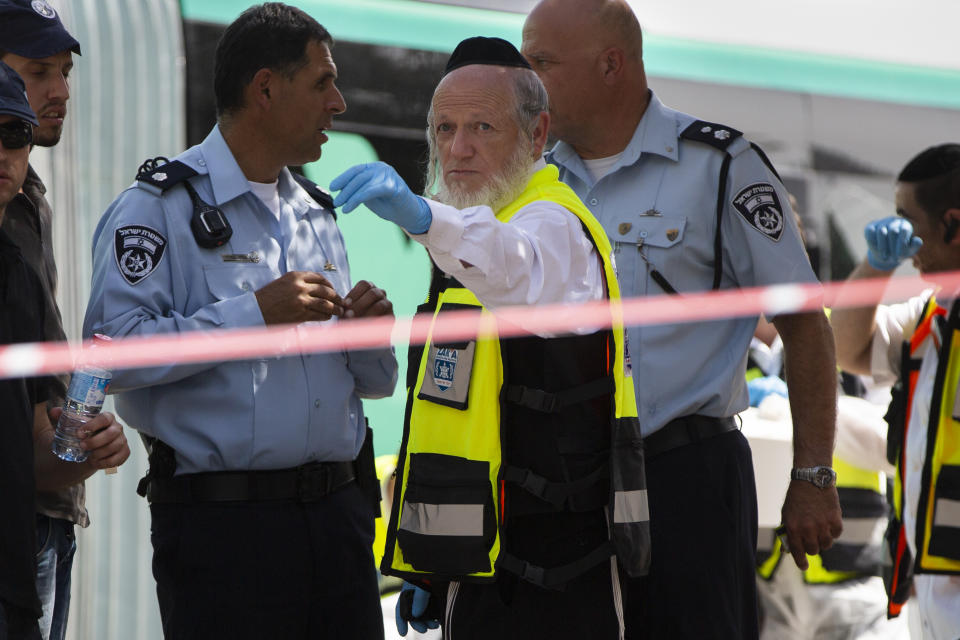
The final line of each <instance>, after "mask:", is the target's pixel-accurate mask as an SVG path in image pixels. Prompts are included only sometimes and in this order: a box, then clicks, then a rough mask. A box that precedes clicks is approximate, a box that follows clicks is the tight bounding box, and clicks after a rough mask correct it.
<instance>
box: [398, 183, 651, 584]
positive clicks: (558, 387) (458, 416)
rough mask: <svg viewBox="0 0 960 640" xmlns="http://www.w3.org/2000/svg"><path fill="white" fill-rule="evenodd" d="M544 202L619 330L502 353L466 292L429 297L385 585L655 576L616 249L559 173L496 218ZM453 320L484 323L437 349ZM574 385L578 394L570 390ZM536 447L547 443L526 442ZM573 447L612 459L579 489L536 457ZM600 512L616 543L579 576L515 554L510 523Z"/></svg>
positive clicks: (415, 351) (503, 344)
mask: <svg viewBox="0 0 960 640" xmlns="http://www.w3.org/2000/svg"><path fill="white" fill-rule="evenodd" d="M538 200H539V201H544V200H545V201H551V202H555V203H558V204H560V205H562V206H564V207H565V208H566V209H568V210H569V211H571V212H572V213H574V214H575V215H576V216H577V217H578V218H579V219H580V221H581V223H582V224H583V226H584V228H585V230H586V232H587V234H588V236H589V237H590V238H591V239H592V241H593V243H594V245H595V247H596V249H597V253H598V255H599V256H600V258H601V259H602V261H603V268H604V276H605V281H606V282H605V283H606V288H607V293H608V297H609V299H610V301H611V303H612V304H611V307H610V309H611V310H610V313H611V325H612V328H611V329H608V330H603V331H599V332H597V333H594V334H591V335H590V336H576V337H561V338H554V339H542V338H537V337H533V336H532V337H530V338H526V337H523V338H514V339H511V340H501V339H500V338H499V335H498V332H497V327H498V325H497V323H498V321H497V319H496V318H495V316H494V315H493V314H492V313H490V312H489V311H488V310H486V309H485V308H484V307H483V306H482V304H481V303H480V302H479V301H478V300H477V298H476V296H474V295H473V293H471V292H470V291H469V290H467V289H466V288H464V287H463V286H462V285H460V284H459V283H458V282H456V281H453V280H452V279H450V282H448V284H447V285H446V286H444V287H442V288H438V289H437V290H436V291H432V292H431V298H433V297H434V295H435V299H431V300H428V302H427V304H425V305H422V306H421V311H422V312H424V313H432V320H431V325H430V337H429V338H428V341H427V342H426V344H425V345H424V346H423V348H422V349H420V348H411V358H410V361H409V364H408V367H409V370H408V390H407V408H406V416H405V424H404V433H403V439H402V444H401V451H400V456H399V466H398V469H397V487H396V489H395V492H394V503H393V508H392V511H391V517H390V523H389V525H388V528H387V542H386V549H385V553H384V557H383V561H382V563H381V572H382V573H384V574H387V575H396V576H401V577H404V578H405V579H409V580H414V581H423V580H430V579H453V580H467V581H477V582H484V581H491V580H493V579H495V576H496V575H497V573H498V572H499V571H501V570H506V571H511V572H513V573H517V574H519V575H521V576H522V577H524V578H525V579H527V580H530V581H532V582H534V583H537V584H541V585H543V586H549V587H556V586H560V585H562V584H563V583H565V582H566V581H568V580H569V579H571V578H572V577H575V575H578V573H580V572H582V571H583V570H586V569H589V568H590V567H592V566H595V565H597V564H599V563H601V562H604V561H609V558H610V556H611V555H612V554H613V553H616V555H617V557H618V560H619V562H620V564H621V567H622V568H623V569H624V570H625V571H627V572H628V573H629V574H630V575H643V574H644V573H645V572H646V570H647V567H648V564H649V553H650V545H649V515H648V507H647V499H646V498H647V496H646V484H645V478H644V470H643V453H642V442H641V437H640V429H639V423H638V422H637V417H636V416H637V410H636V404H635V398H634V389H633V382H632V379H631V376H630V371H629V362H628V359H627V358H628V356H627V354H626V344H625V339H624V330H623V322H622V320H621V313H620V308H619V306H618V305H617V304H616V303H617V302H618V301H619V300H620V290H619V286H618V284H617V278H616V272H615V270H614V265H613V260H612V249H611V245H610V242H609V240H608V239H607V236H606V233H605V231H604V230H603V227H601V225H600V224H599V223H598V222H597V221H596V219H595V218H594V217H593V215H592V214H591V213H590V212H589V211H588V210H587V209H586V207H585V206H584V205H583V204H582V202H581V201H580V200H579V198H577V196H576V195H575V194H574V192H573V191H572V190H571V189H570V188H569V187H567V186H566V185H565V184H563V183H561V182H560V181H559V180H558V171H557V169H556V167H553V166H547V167H545V168H543V169H540V170H539V171H537V172H536V173H535V174H534V175H533V176H532V177H531V179H530V181H529V182H528V184H527V185H526V187H525V189H524V191H523V192H522V193H521V195H520V196H519V197H518V198H517V199H516V200H515V201H514V202H512V203H511V204H509V205H508V206H506V207H504V208H503V209H502V210H500V211H498V212H497V214H496V217H497V219H498V220H499V221H501V222H504V223H506V222H509V221H510V219H511V218H512V216H513V215H514V214H515V213H516V212H517V211H518V210H520V209H521V208H522V207H523V206H524V205H526V204H529V203H531V202H534V201H538ZM456 311H468V312H473V313H474V314H476V313H477V312H479V315H474V316H473V317H474V318H475V321H476V323H477V333H476V337H475V338H474V339H470V340H464V341H462V342H440V341H435V340H434V334H435V333H437V332H438V331H439V330H441V328H442V326H443V322H444V321H445V319H446V318H450V317H451V314H452V313H453V312H456ZM519 345H528V346H527V347H522V348H521V347H520V346H519ZM567 346H569V349H570V350H569V351H566V350H565V349H566V348H567ZM558 347H560V348H558ZM519 356H522V357H519ZM577 356H579V357H577ZM545 363H553V364H554V365H556V366H551V365H550V364H545ZM411 374H413V375H411ZM594 374H597V375H594ZM508 378H509V379H508ZM537 378H539V380H538V379H537ZM571 380H572V381H573V386H572V387H570V386H564V383H565V382H566V383H569V382H570V381H571ZM596 415H602V416H604V417H603V422H602V423H598V424H597V425H596V428H591V429H586V430H579V431H578V427H577V425H578V424H581V423H584V424H586V423H589V422H590V417H591V416H596ZM571 416H574V417H576V416H586V418H587V419H586V420H579V419H571ZM521 425H522V426H523V428H518V427H520V426H521ZM534 436H536V438H537V440H535V441H532V440H530V438H532V437H534ZM565 438H566V439H565ZM525 439H526V440H525ZM561 441H562V442H561ZM564 443H565V444H564ZM563 446H570V447H573V448H574V449H576V447H580V446H582V447H584V450H585V451H589V452H592V453H594V454H596V455H595V456H593V457H592V458H591V456H585V458H586V459H599V458H597V456H599V455H601V454H600V452H602V458H603V459H602V464H596V465H594V466H593V467H590V468H586V467H584V468H577V467H572V466H571V467H569V468H568V467H564V472H565V473H566V472H570V473H571V474H572V476H573V477H572V478H569V479H567V478H563V477H558V474H559V471H558V468H559V467H557V465H561V466H562V465H563V464H566V463H565V462H563V461H562V460H561V459H560V457H550V456H546V454H544V456H546V458H549V459H548V460H546V461H545V462H544V461H542V460H540V459H539V458H538V456H539V455H540V452H546V451H551V450H553V449H554V448H556V447H560V448H562V447H563ZM541 462H543V464H542V465H540V463H541ZM526 463H531V464H529V465H528V464H526ZM538 465H540V466H538ZM566 480H569V481H566ZM521 494H523V495H522V496H521ZM514 495H516V496H518V497H517V499H513V498H512V497H511V496H514ZM521 505H523V506H521ZM591 508H607V509H608V510H609V522H610V540H609V541H608V542H607V543H605V544H604V545H601V546H600V547H598V548H596V549H594V550H593V551H592V552H590V553H588V554H587V556H585V557H583V558H581V559H580V560H578V561H577V562H573V563H570V564H569V565H565V566H562V567H539V566H534V565H531V564H530V563H528V562H526V561H525V560H524V559H523V558H517V557H515V556H513V555H512V554H510V553H507V552H506V551H505V546H506V547H509V543H508V540H509V536H510V532H509V531H508V530H507V529H508V527H507V526H506V522H507V521H508V520H509V517H508V516H509V514H510V513H513V511H512V509H521V510H523V511H524V512H526V510H527V509H532V510H533V512H549V511H559V512H562V511H582V510H587V509H591Z"/></svg>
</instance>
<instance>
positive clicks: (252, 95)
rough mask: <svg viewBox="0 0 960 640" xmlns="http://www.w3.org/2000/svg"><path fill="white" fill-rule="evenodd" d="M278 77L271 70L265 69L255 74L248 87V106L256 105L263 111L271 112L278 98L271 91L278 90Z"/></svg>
mask: <svg viewBox="0 0 960 640" xmlns="http://www.w3.org/2000/svg"><path fill="white" fill-rule="evenodd" d="M276 81H277V75H276V74H275V73H274V72H273V71H272V70H270V69H267V68H263V69H260V70H259V71H257V72H256V73H255V74H253V79H252V80H250V84H248V85H247V89H246V93H247V104H250V105H256V106H258V107H260V108H261V109H263V110H269V109H270V106H271V105H272V104H273V99H274V98H275V97H276V96H274V95H273V94H272V93H271V89H273V90H274V91H275V89H276Z"/></svg>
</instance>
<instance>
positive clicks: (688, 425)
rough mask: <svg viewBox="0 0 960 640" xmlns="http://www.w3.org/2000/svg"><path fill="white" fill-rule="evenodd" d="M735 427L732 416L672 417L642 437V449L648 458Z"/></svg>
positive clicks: (735, 423)
mask: <svg viewBox="0 0 960 640" xmlns="http://www.w3.org/2000/svg"><path fill="white" fill-rule="evenodd" d="M736 428H737V422H736V421H735V420H734V419H733V418H711V417H708V416H698V415H692V416H683V417H681V418H674V419H673V420H671V421H670V422H668V423H667V424H665V425H664V426H663V427H662V428H660V429H658V430H657V431H655V432H653V433H651V434H650V435H648V436H647V437H645V438H644V439H643V450H644V453H645V454H646V457H647V458H648V459H649V458H653V457H655V456H658V455H660V454H661V453H666V452H667V451H670V450H671V449H679V448H680V447H685V446H687V445H688V444H693V443H694V442H699V441H700V440H706V439H707V438H712V437H714V436H719V435H721V434H724V433H727V432H728V431H733V430H735V429H736Z"/></svg>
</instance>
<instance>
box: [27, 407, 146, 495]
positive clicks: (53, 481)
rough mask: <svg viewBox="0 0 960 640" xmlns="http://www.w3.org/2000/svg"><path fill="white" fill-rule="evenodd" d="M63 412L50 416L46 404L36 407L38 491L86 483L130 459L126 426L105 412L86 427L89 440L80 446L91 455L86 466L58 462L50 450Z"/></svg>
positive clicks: (58, 409) (55, 411)
mask: <svg viewBox="0 0 960 640" xmlns="http://www.w3.org/2000/svg"><path fill="white" fill-rule="evenodd" d="M61 413H63V409H61V408H60V407H55V408H53V409H51V410H50V412H49V413H47V412H46V411H45V407H44V404H43V403H39V404H37V405H36V411H35V414H34V431H33V437H34V447H35V449H36V451H35V455H34V463H35V472H36V482H37V489H39V490H41V491H54V490H57V489H62V488H63V487H69V486H71V485H74V484H77V483H78V482H83V481H84V480H86V479H87V478H89V477H90V476H92V475H93V474H94V473H96V471H97V470H98V469H109V468H111V467H119V466H120V465H122V464H123V463H124V462H126V461H127V458H129V457H130V446H129V444H128V443H127V437H126V436H125V435H124V434H123V426H122V425H121V424H120V423H119V422H117V419H116V417H115V416H114V415H113V414H112V413H110V412H109V411H104V412H103V413H101V414H99V415H98V416H96V417H95V418H93V419H92V420H90V421H89V422H87V423H86V425H84V430H85V431H86V432H87V436H86V437H84V438H83V440H82V442H81V444H80V446H81V447H82V448H83V449H84V450H86V451H88V452H89V455H88V456H87V459H86V460H84V461H83V462H80V463H77V462H65V461H63V460H61V459H60V458H58V457H57V456H56V455H55V454H54V453H53V452H52V451H50V446H51V444H52V443H53V435H54V425H55V424H57V421H58V420H60V414H61Z"/></svg>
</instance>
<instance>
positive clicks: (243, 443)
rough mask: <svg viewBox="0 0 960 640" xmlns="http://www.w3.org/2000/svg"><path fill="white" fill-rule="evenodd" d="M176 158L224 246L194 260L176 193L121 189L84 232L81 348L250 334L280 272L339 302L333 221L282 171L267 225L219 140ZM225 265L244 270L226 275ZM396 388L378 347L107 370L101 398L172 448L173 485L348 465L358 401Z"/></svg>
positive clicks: (341, 268) (392, 363)
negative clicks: (315, 279)
mask: <svg viewBox="0 0 960 640" xmlns="http://www.w3.org/2000/svg"><path fill="white" fill-rule="evenodd" d="M176 159H177V160H180V161H181V162H183V163H184V164H186V165H189V166H190V167H191V168H192V169H194V170H196V171H197V172H198V173H199V174H200V175H199V176H198V177H195V178H192V179H191V180H190V182H191V184H192V185H193V186H194V188H195V189H196V191H197V193H198V194H199V196H200V198H201V199H203V200H204V201H205V202H207V203H209V204H212V205H214V206H217V207H219V208H220V209H221V211H223V213H224V215H225V216H226V218H227V220H229V222H230V225H231V226H232V227H233V236H232V237H231V239H230V241H229V242H227V243H226V244H225V245H223V246H221V247H217V248H215V249H204V248H201V247H200V246H199V245H198V244H197V242H196V240H195V239H194V237H193V234H192V232H191V230H190V218H191V216H192V214H193V205H192V203H191V201H190V197H189V195H188V193H187V190H186V189H185V188H184V187H183V186H182V185H178V186H174V187H172V188H170V189H169V190H167V191H166V192H162V193H161V192H160V190H159V189H157V188H155V187H153V186H150V185H145V184H142V183H136V184H134V185H133V186H131V187H130V188H128V189H127V190H126V191H124V192H123V193H122V194H120V196H119V197H117V199H116V200H115V201H114V202H113V204H111V205H110V207H109V208H108V209H107V211H106V212H105V213H104V215H103V217H102V218H101V220H100V223H99V224H98V226H97V230H96V232H95V233H94V238H93V283H92V291H91V295H90V303H89V305H88V307H87V314H86V318H85V319H84V323H83V334H84V336H90V335H92V334H93V333H105V334H107V335H109V336H113V337H128V336H150V335H155V334H162V333H181V332H189V331H212V332H215V331H216V330H217V329H233V328H241V327H261V326H263V324H264V322H263V316H262V315H261V313H260V307H259V305H258V304H257V299H256V296H255V295H254V292H255V291H256V290H257V289H260V288H261V287H263V286H264V285H266V284H268V283H270V282H272V281H273V280H276V279H277V278H279V277H280V276H281V275H283V274H284V273H286V272H287V271H314V272H317V273H321V274H323V275H324V276H325V277H326V278H327V279H328V280H329V281H330V282H331V284H333V286H334V287H335V288H336V290H337V292H338V293H339V294H340V295H341V296H345V295H346V294H347V293H348V292H349V290H350V288H351V284H350V271H349V268H348V266H347V255H346V251H345V249H344V245H343V238H342V236H341V235H340V231H339V229H338V228H337V225H336V223H335V221H334V219H333V216H332V215H331V212H330V211H328V210H326V209H324V208H322V207H321V206H320V205H319V204H317V203H316V202H315V201H314V200H313V199H312V198H311V197H310V196H309V195H308V194H307V192H306V191H305V190H304V189H303V188H302V187H301V186H300V185H298V184H297V183H296V182H295V181H294V180H293V178H292V177H291V174H290V172H289V170H287V169H284V170H283V172H282V173H281V174H280V179H279V184H278V187H279V194H280V218H279V221H278V220H277V218H276V217H275V216H274V215H273V214H272V213H271V212H270V211H269V209H267V207H266V206H265V205H264V204H263V202H261V201H260V200H259V199H258V198H257V197H256V196H255V195H254V194H253V193H252V192H251V191H250V185H249V183H248V182H247V179H246V177H245V176H244V174H243V172H242V171H241V170H240V167H239V166H238V165H237V162H236V160H235V159H234V157H233V154H232V153H231V152H230V149H229V147H228V146H227V144H226V142H225V141H224V139H223V136H222V135H221V133H220V130H219V128H217V127H215V128H214V129H213V131H212V132H211V133H210V135H208V136H207V138H206V139H205V140H204V141H203V142H202V143H201V144H200V145H198V146H195V147H191V148H190V149H188V150H187V151H185V152H184V153H183V154H181V155H180V156H178V157H177V158H176ZM153 234H156V235H153ZM141 240H142V242H141ZM229 254H234V255H236V254H246V255H248V256H251V258H250V259H249V261H243V262H232V261H227V260H225V259H224V256H226V255H229ZM254 260H258V261H254ZM329 265H332V266H334V267H335V270H332V269H330V267H329ZM325 266H326V267H327V269H326V270H325V268H324V267H325ZM336 321H337V319H336V318H333V319H331V320H329V321H328V322H327V323H310V325H311V326H314V327H315V326H320V325H323V324H333V323H334V322H336ZM300 326H301V327H303V326H306V325H300ZM294 330H299V328H298V329H294ZM214 335H215V333H214ZM172 355H173V354H172ZM396 379H397V362H396V359H395V358H394V355H393V351H392V350H391V349H389V348H386V349H381V350H372V351H350V352H334V353H321V354H311V355H302V356H300V355H297V356H291V357H265V358H259V359H255V360H244V361H238V362H222V363H199V364H183V365H177V364H171V365H168V366H164V367H153V368H149V369H128V370H117V371H114V376H113V382H112V383H111V387H110V391H111V392H113V393H117V394H118V396H117V402H116V406H117V412H118V413H119V414H120V416H121V417H122V418H123V419H124V420H125V421H126V422H127V423H128V424H129V425H130V426H132V427H134V428H136V429H137V430H139V431H142V432H143V433H145V434H148V435H151V436H154V437H157V438H159V439H161V440H163V441H164V442H166V443H167V444H169V445H170V446H171V447H173V449H174V450H175V451H176V452H177V473H193V472H199V471H221V470H229V469H233V470H237V469H282V468H288V467H294V466H297V465H300V464H303V463H305V462H310V461H315V460H327V461H338V460H353V459H354V458H356V456H357V453H358V452H359V450H360V445H361V444H362V442H363V436H364V428H363V426H364V420H363V408H362V406H361V402H360V398H361V397H364V398H376V397H382V396H386V395H389V394H390V393H392V392H393V388H394V385H395V383H396Z"/></svg>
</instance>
